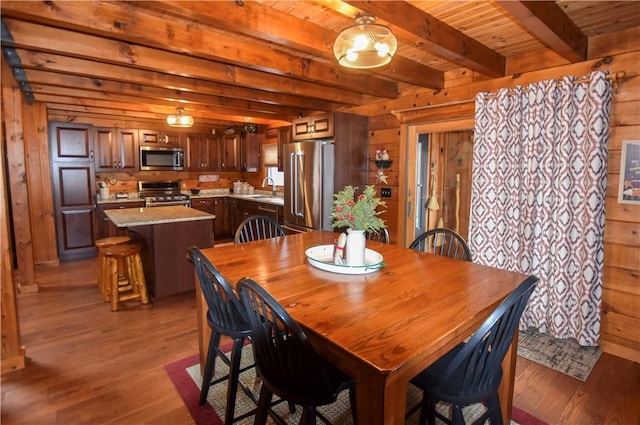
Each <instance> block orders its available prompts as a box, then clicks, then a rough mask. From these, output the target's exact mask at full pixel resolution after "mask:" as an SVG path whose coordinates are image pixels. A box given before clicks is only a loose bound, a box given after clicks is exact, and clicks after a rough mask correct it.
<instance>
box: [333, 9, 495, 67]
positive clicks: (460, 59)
mask: <svg viewBox="0 0 640 425" xmlns="http://www.w3.org/2000/svg"><path fill="white" fill-rule="evenodd" d="M344 3H347V4H349V5H351V6H353V7H356V8H358V9H360V10H362V11H365V12H367V13H371V14H373V15H374V16H375V17H376V18H379V19H381V20H384V21H385V22H386V23H388V25H389V27H390V28H391V30H392V31H393V32H394V34H395V35H396V37H398V38H404V39H407V40H412V42H413V44H414V45H415V47H417V48H420V49H424V50H425V51H428V52H429V53H432V54H434V55H436V56H439V57H441V58H444V59H446V60H448V61H450V62H453V63H455V64H458V65H460V66H461V67H463V68H469V69H471V70H473V71H476V72H479V73H480V74H484V75H487V76H489V77H503V76H504V75H505V73H504V72H505V58H504V57H503V56H502V55H500V54H499V53H497V52H495V51H494V50H491V49H489V48H488V47H486V46H485V45H483V44H481V43H479V42H478V41H476V40H474V39H473V38H471V37H468V36H467V35H465V34H464V33H463V32H461V31H458V30H457V29H455V28H452V27H450V26H449V25H447V24H445V23H444V22H442V21H440V20H438V19H436V18H434V17H433V16H431V15H429V14H427V13H425V12H423V11H422V10H420V9H418V8H417V7H415V6H413V5H411V4H409V3H408V2H404V1H356V0H345V1H344Z"/></svg>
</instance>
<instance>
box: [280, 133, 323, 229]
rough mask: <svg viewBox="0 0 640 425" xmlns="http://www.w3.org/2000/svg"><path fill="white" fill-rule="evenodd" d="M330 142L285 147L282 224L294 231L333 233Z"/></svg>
mask: <svg viewBox="0 0 640 425" xmlns="http://www.w3.org/2000/svg"><path fill="white" fill-rule="evenodd" d="M334 152H335V150H334V145H333V143H332V140H313V141H300V142H297V143H287V144H285V145H284V161H285V163H284V187H285V192H284V224H285V226H289V227H292V228H294V229H297V230H302V231H308V230H320V229H323V230H333V227H332V220H331V209H332V206H333V193H334V162H335V161H334Z"/></svg>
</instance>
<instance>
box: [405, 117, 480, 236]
mask: <svg viewBox="0 0 640 425" xmlns="http://www.w3.org/2000/svg"><path fill="white" fill-rule="evenodd" d="M474 125H475V120H474V118H466V119H459V120H452V121H442V122H431V123H404V124H401V125H400V164H404V167H399V174H398V183H399V192H400V197H399V202H398V245H401V246H405V247H407V246H409V244H410V243H411V242H412V241H413V240H414V238H415V236H416V235H415V232H414V227H415V226H413V223H414V222H415V210H416V209H415V205H416V194H415V192H414V188H415V186H416V176H417V172H418V170H417V169H416V164H417V161H416V153H417V150H416V149H417V145H418V135H419V134H422V133H440V132H446V131H464V130H471V131H473V128H474ZM429 156H431V152H430V153H429ZM427 184H429V185H430V184H431V182H430V181H429V182H427ZM409 223H411V224H412V225H408V224H409Z"/></svg>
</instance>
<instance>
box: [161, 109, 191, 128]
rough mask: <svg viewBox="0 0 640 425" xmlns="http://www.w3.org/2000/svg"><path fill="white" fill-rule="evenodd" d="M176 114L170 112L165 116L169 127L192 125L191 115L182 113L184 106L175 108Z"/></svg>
mask: <svg viewBox="0 0 640 425" xmlns="http://www.w3.org/2000/svg"><path fill="white" fill-rule="evenodd" d="M176 111H178V114H177V115H175V114H172V115H169V116H167V124H169V125H170V126H171V127H193V123H194V121H193V117H192V116H191V115H184V114H183V112H184V108H176Z"/></svg>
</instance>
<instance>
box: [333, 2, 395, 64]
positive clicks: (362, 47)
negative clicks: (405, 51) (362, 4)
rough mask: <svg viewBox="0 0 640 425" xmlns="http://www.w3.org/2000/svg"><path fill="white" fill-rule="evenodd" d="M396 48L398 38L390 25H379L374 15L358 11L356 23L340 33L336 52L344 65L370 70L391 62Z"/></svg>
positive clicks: (340, 62) (334, 50)
mask: <svg viewBox="0 0 640 425" xmlns="http://www.w3.org/2000/svg"><path fill="white" fill-rule="evenodd" d="M397 48H398V40H396V37H395V36H394V35H393V33H392V32H391V29H389V27H386V26H384V25H381V24H376V18H375V17H374V16H373V15H370V14H359V15H357V16H356V19H355V24H354V25H351V26H349V27H347V28H345V29H344V30H342V31H341V32H340V34H338V37H337V38H336V41H335V42H334V44H333V54H334V55H335V56H336V59H337V60H338V63H339V64H340V65H342V66H344V67H347V68H355V69H370V68H377V67H380V66H384V65H386V64H388V63H389V62H391V58H393V55H394V54H395V53H396V49H397Z"/></svg>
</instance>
